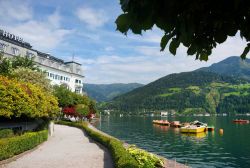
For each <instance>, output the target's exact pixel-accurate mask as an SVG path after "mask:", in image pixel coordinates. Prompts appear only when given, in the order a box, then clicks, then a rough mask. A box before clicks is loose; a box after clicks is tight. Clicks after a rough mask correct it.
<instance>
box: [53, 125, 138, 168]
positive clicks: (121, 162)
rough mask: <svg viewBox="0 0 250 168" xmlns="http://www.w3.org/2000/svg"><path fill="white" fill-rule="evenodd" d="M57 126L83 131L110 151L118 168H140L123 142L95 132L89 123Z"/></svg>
mask: <svg viewBox="0 0 250 168" xmlns="http://www.w3.org/2000/svg"><path fill="white" fill-rule="evenodd" d="M57 124H62V125H68V126H73V127H77V128H80V129H83V130H84V131H85V132H86V133H87V134H88V135H89V136H90V137H91V138H92V139H93V140H95V141H97V142H99V143H100V144H102V145H103V146H105V147H107V148H108V149H109V151H110V152H111V155H112V159H113V161H114V164H115V167H116V168H139V163H138V162H137V161H136V160H135V158H134V157H132V155H130V154H129V152H128V151H127V150H126V149H125V148H124V146H123V144H122V142H121V141H119V140H117V139H115V138H112V137H109V136H106V135H103V134H101V133H99V132H97V131H94V130H93V129H91V128H89V127H88V123H85V122H83V123H73V122H65V121H58V122H57Z"/></svg>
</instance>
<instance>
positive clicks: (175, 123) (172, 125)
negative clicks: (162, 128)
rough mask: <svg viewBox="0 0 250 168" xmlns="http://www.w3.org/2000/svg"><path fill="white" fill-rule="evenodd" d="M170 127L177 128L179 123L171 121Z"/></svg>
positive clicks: (179, 125)
mask: <svg viewBox="0 0 250 168" xmlns="http://www.w3.org/2000/svg"><path fill="white" fill-rule="evenodd" d="M170 126H171V127H176V128H179V127H181V123H180V121H172V122H171V123H170Z"/></svg>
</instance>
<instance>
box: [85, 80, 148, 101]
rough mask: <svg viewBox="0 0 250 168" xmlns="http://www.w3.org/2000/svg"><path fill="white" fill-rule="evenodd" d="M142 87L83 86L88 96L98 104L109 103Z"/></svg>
mask: <svg viewBox="0 0 250 168" xmlns="http://www.w3.org/2000/svg"><path fill="white" fill-rule="evenodd" d="M141 86H143V85H142V84H139V83H128V84H123V83H114V84H87V83H86V84H84V89H85V91H86V92H87V94H88V96H90V97H91V98H93V99H95V100H96V101H98V102H102V101H109V100H111V99H113V98H114V97H116V96H118V95H121V94H123V93H126V92H129V91H131V90H133V89H135V88H138V87H141Z"/></svg>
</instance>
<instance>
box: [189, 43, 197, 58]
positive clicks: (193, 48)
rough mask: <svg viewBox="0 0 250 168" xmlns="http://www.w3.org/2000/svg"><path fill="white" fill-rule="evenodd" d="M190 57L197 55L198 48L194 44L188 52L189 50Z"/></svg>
mask: <svg viewBox="0 0 250 168" xmlns="http://www.w3.org/2000/svg"><path fill="white" fill-rule="evenodd" d="M187 53H188V55H194V54H195V53H196V47H195V45H194V44H192V45H191V46H190V47H189V48H188V50H187Z"/></svg>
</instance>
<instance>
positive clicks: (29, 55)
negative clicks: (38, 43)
mask: <svg viewBox="0 0 250 168" xmlns="http://www.w3.org/2000/svg"><path fill="white" fill-rule="evenodd" d="M26 56H27V57H28V58H33V57H34V56H35V54H33V53H32V52H29V51H27V52H26Z"/></svg>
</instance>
